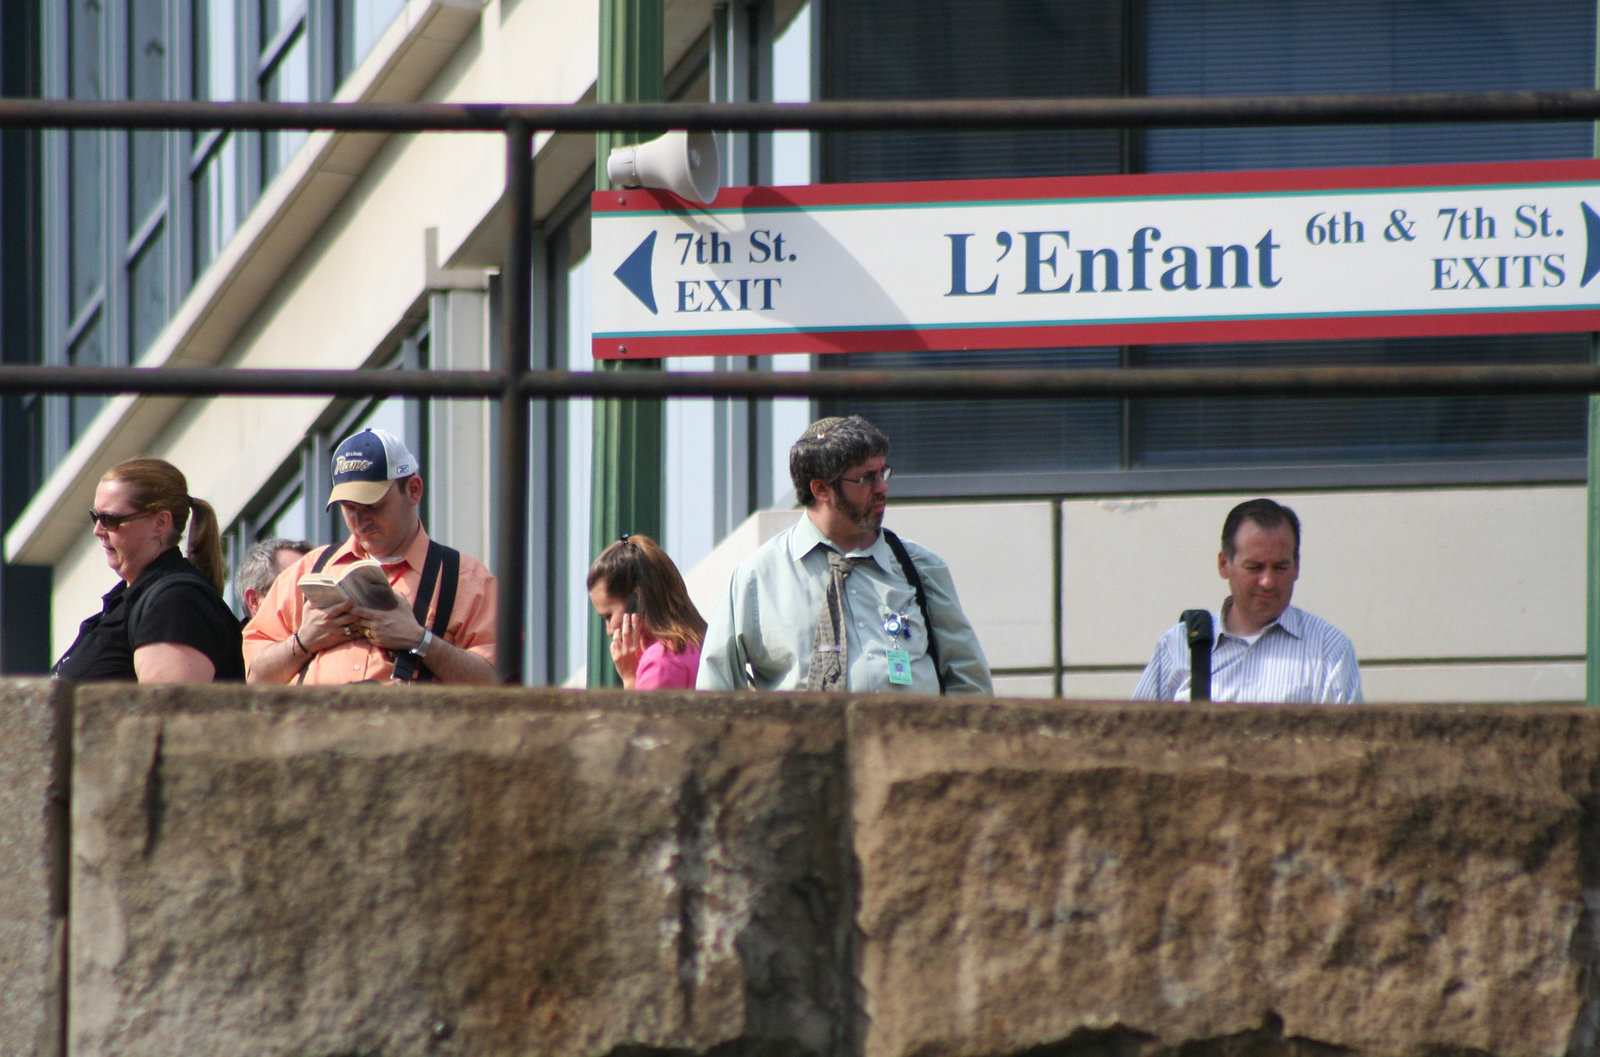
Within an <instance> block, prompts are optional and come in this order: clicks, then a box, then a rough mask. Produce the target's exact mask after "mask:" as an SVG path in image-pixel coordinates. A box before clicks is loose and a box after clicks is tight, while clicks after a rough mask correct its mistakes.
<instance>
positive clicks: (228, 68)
mask: <svg viewBox="0 0 1600 1057" xmlns="http://www.w3.org/2000/svg"><path fill="white" fill-rule="evenodd" d="M234 5H235V0H195V4H194V8H193V11H194V21H193V34H194V38H193V39H194V49H193V50H194V57H195V65H194V95H195V98H197V99H210V100H216V101H227V100H233V99H237V98H238V97H239V70H238V62H237V59H236V55H235V50H234V49H235V39H236V25H237V21H236V19H235V10H234ZM239 143H240V139H239V137H238V136H237V135H235V134H234V133H232V132H225V131H221V130H210V131H204V132H196V133H193V134H191V138H190V148H191V151H192V152H193V155H194V156H193V158H191V162H190V164H191V173H192V175H191V177H190V182H191V185H192V186H191V194H192V197H191V200H190V201H191V220H192V223H191V225H190V230H191V232H192V238H193V250H192V252H193V259H194V274H196V275H199V274H200V272H202V271H204V270H205V267H206V265H208V264H210V263H211V261H212V260H214V259H215V258H216V256H217V254H218V253H220V252H221V250H222V247H223V246H225V245H227V242H228V240H229V239H230V238H232V237H233V233H234V232H235V231H237V230H238V227H239V219H240V214H241V209H242V206H241V202H240V190H241V174H240V172H239Z"/></svg>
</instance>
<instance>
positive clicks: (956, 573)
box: [885, 503, 1055, 668]
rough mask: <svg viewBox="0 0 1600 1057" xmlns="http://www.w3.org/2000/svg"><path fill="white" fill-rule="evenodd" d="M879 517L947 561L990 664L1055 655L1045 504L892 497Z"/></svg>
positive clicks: (1050, 660)
mask: <svg viewBox="0 0 1600 1057" xmlns="http://www.w3.org/2000/svg"><path fill="white" fill-rule="evenodd" d="M885 524H886V525H888V527H890V528H892V529H894V531H895V532H897V533H899V534H900V535H901V536H904V537H905V538H906V539H909V540H915V541H916V542H918V543H920V544H922V545H923V546H925V547H927V548H929V549H930V550H932V551H933V552H934V553H935V554H937V555H939V556H940V557H941V558H943V559H944V560H945V562H946V563H948V564H949V566H950V573H951V575H952V576H953V577H954V578H955V584H956V592H957V593H958V594H959V595H960V596H961V608H962V609H963V610H965V611H966V614H967V618H968V619H969V620H971V621H972V625H973V627H974V628H976V629H977V632H978V641H979V642H980V643H982V645H983V652H984V655H985V656H987V657H988V658H989V666H990V667H991V668H1044V667H1049V666H1051V665H1053V664H1054V663H1055V656H1054V651H1053V650H1052V649H1051V635H1053V634H1054V630H1053V629H1052V627H1051V616H1050V608H1051V593H1052V591H1053V590H1054V584H1053V577H1052V575H1051V553H1052V548H1051V545H1050V532H1051V527H1050V504H1048V503H982V504H970V505H933V504H926V505H920V506H919V505H916V504H905V503H892V504H891V505H890V508H889V516H888V518H887V519H886V520H885Z"/></svg>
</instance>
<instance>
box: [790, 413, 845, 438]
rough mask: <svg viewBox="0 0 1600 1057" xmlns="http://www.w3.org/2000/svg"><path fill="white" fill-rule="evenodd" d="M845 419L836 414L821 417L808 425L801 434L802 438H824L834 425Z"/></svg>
mask: <svg viewBox="0 0 1600 1057" xmlns="http://www.w3.org/2000/svg"><path fill="white" fill-rule="evenodd" d="M843 421H844V419H843V418H841V417H839V416H838V415H835V416H834V417H832V418H819V419H817V421H815V422H813V423H811V425H809V426H807V427H806V431H805V432H804V433H802V434H800V440H823V439H824V438H826V437H827V435H828V430H830V429H832V428H833V427H834V426H837V425H838V424H839V423H841V422H843ZM795 443H796V444H798V443H800V441H796V442H795Z"/></svg>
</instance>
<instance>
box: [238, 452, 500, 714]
mask: <svg viewBox="0 0 1600 1057" xmlns="http://www.w3.org/2000/svg"><path fill="white" fill-rule="evenodd" d="M417 470H418V466H417V460H416V457H415V456H413V455H412V454H411V452H410V451H409V450H407V448H406V446H405V445H404V444H403V443H401V442H400V440H399V439H398V438H396V437H395V436H394V435H392V434H390V433H387V432H385V431H384V430H381V429H365V430H362V431H361V432H360V433H357V434H356V435H355V436H353V437H350V438H349V439H347V440H346V441H345V442H344V443H343V444H340V445H339V448H338V450H337V451H336V452H335V453H334V456H333V491H332V493H331V494H330V496H329V499H328V505H329V506H332V505H333V504H334V503H338V504H339V509H340V513H341V514H342V515H343V516H344V523H345V525H346V526H347V527H348V528H349V529H350V538H349V539H347V540H345V541H344V542H343V543H340V544H338V545H337V546H330V547H321V548H318V549H317V550H315V551H312V552H311V553H310V554H308V555H306V556H305V557H304V558H302V559H300V560H299V561H298V562H296V563H294V564H293V565H291V566H290V567H289V568H287V569H285V570H284V571H283V572H282V573H281V574H279V576H278V578H277V580H275V581H274V582H273V584H272V587H271V589H270V590H269V591H268V592H267V595H266V597H265V598H264V599H262V602H261V608H260V610H259V611H257V613H256V615H255V616H254V617H252V618H251V619H250V623H249V624H247V625H245V629H244V660H245V671H246V676H247V678H248V680H249V681H250V682H252V683H288V682H296V681H298V682H304V683H306V684H307V685H321V686H329V685H334V684H338V683H359V682H390V681H396V682H412V681H416V680H419V679H420V680H426V679H434V680H437V681H439V682H441V683H457V684H467V683H480V684H483V683H492V682H494V680H495V630H496V620H497V609H498V604H499V594H498V585H497V584H496V582H495V578H494V577H493V576H491V575H490V574H489V571H488V570H487V569H485V568H484V567H483V565H482V564H481V563H480V562H478V561H477V560H476V559H474V558H472V557H471V556H470V555H466V554H461V553H459V552H457V551H453V550H451V549H450V548H448V547H443V546H441V545H440V544H438V543H435V542H433V541H432V540H430V539H429V538H428V534H427V532H426V531H425V530H424V529H423V527H422V518H421V516H420V514H419V512H418V506H419V504H420V503H421V502H422V478H421V476H419V475H418V473H417ZM363 558H371V559H373V560H374V561H377V562H379V563H380V564H381V565H382V566H383V570H384V572H385V573H386V574H387V575H388V578H389V583H390V584H391V585H392V586H393V587H394V589H395V592H396V593H397V594H398V595H399V596H400V598H401V603H402V604H400V605H398V606H396V607H395V608H393V609H370V608H363V607H360V606H356V605H354V604H353V603H351V602H348V601H346V602H341V603H339V604H338V605H336V606H331V607H329V608H327V609H318V608H317V607H316V606H313V605H312V604H311V603H310V602H309V601H308V600H307V599H306V597H305V595H304V594H303V593H302V592H301V590H300V586H299V581H300V577H301V576H303V575H304V574H305V573H307V572H311V571H313V570H319V571H325V572H327V573H329V574H334V575H337V573H338V571H339V569H340V567H341V566H345V565H349V564H350V563H351V562H355V561H359V560H361V559H363ZM419 597H420V599H421V602H420V603H419V602H418V599H419ZM441 610H443V611H444V613H445V616H444V617H443V618H441V615H440V614H441Z"/></svg>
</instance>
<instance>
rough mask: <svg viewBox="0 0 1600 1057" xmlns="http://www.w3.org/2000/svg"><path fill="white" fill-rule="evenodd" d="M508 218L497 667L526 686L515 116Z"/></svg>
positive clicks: (523, 267) (523, 274)
mask: <svg viewBox="0 0 1600 1057" xmlns="http://www.w3.org/2000/svg"><path fill="white" fill-rule="evenodd" d="M506 216H507V220H508V224H509V227H510V242H509V244H508V246H507V250H506V260H505V265H504V268H503V269H502V271H501V284H502V289H501V296H502V297H503V298H504V299H505V312H504V313H503V317H504V318H503V323H502V325H501V355H502V356H503V357H504V358H505V388H504V389H502V390H501V392H500V459H499V466H498V467H497V472H498V473H499V475H500V488H499V504H500V509H499V511H498V512H497V517H498V519H499V523H498V525H497V526H496V530H497V532H496V537H495V551H496V554H495V565H496V567H497V569H498V572H497V575H498V577H499V579H500V624H499V628H498V630H497V632H496V665H495V669H496V673H497V674H498V676H499V678H500V681H501V682H502V683H508V684H510V685H513V686H521V685H522V681H523V670H522V669H523V665H522V658H523V645H524V639H525V635H526V631H527V623H528V622H527V585H528V575H527V566H528V553H527V548H526V547H525V546H524V543H525V541H524V539H523V528H524V526H525V525H526V524H527V511H528V445H529V441H530V437H529V428H530V427H529V413H528V398H527V397H526V396H525V395H523V392H522V382H523V379H524V378H525V377H526V376H527V374H528V371H529V369H530V367H531V365H532V356H533V128H532V126H530V125H528V124H526V123H524V122H521V121H514V122H512V123H511V124H510V125H509V126H507V128H506Z"/></svg>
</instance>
